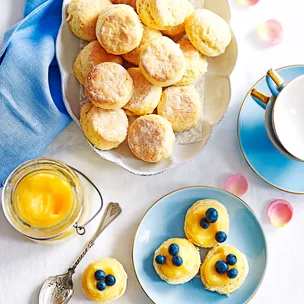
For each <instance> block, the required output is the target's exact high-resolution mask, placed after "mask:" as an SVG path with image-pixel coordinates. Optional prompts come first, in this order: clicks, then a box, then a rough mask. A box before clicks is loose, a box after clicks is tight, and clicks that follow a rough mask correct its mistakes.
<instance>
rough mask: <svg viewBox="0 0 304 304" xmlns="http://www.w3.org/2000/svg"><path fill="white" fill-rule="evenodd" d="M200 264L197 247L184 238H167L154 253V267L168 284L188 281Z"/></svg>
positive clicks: (196, 271)
mask: <svg viewBox="0 0 304 304" xmlns="http://www.w3.org/2000/svg"><path fill="white" fill-rule="evenodd" d="M200 264H201V258H200V254H199V251H198V249H197V248H196V247H195V246H194V245H193V244H192V243H190V242H189V241H188V240H186V239H181V238H172V239H169V240H167V241H165V242H164V243H162V244H161V246H160V247H159V248H158V249H157V250H156V251H155V253H154V259H153V265H154V269H155V271H156V272H157V274H158V275H159V276H160V278H161V279H163V280H164V281H166V282H167V283H169V284H183V283H186V282H188V281H190V280H191V279H193V278H194V277H195V276H196V274H197V273H198V271H199V267H200Z"/></svg>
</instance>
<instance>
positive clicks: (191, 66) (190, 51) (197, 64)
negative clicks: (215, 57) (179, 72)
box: [175, 40, 208, 85]
mask: <svg viewBox="0 0 304 304" xmlns="http://www.w3.org/2000/svg"><path fill="white" fill-rule="evenodd" d="M178 44H179V46H180V48H181V50H182V51H183V53H184V56H185V58H186V71H185V74H184V75H183V78H182V79H181V80H180V81H178V82H177V83H176V84H175V85H188V84H191V83H192V82H194V81H196V80H198V79H199V78H200V77H201V76H202V75H204V74H205V73H206V72H207V67H208V62H207V60H206V57H205V56H204V55H203V54H201V53H200V52H199V51H198V50H197V49H196V48H195V47H194V46H193V45H192V44H191V42H190V41H189V40H181V41H179V42H178Z"/></svg>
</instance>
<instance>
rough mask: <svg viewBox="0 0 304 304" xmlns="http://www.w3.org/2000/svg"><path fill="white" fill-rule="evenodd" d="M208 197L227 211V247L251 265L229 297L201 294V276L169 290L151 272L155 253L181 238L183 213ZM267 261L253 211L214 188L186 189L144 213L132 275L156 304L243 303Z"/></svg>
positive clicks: (240, 201) (136, 245)
mask: <svg viewBox="0 0 304 304" xmlns="http://www.w3.org/2000/svg"><path fill="white" fill-rule="evenodd" d="M207 198H209V199H215V200H218V201H220V202H221V203H222V204H224V205H225V207H226V208H227V210H228V213H229V216H230V230H229V234H228V240H227V241H226V243H227V244H231V245H233V246H235V247H237V248H238V249H240V250H241V251H242V252H243V253H245V254H246V256H247V258H248V262H249V268H250V270H249V275H248V277H247V279H246V280H245V282H244V284H243V286H242V287H241V288H240V289H239V290H237V291H236V292H234V293H233V294H232V295H231V296H230V297H227V296H225V295H220V294H217V293H214V292H210V291H207V290H205V289H204V286H203V284H202V282H201V280H200V278H199V276H196V277H195V278H194V279H192V280H191V281H190V282H188V283H185V284H183V285H169V284H167V283H166V282H165V281H162V280H161V279H160V278H159V276H158V275H157V274H156V272H155V270H154V268H153V255H154V251H155V250H156V249H157V248H158V247H159V246H160V244H161V243H162V242H164V241H165V240H167V239H169V238H172V237H185V234H184V230H183V227H184V219H185V215H186V212H187V210H188V209H189V208H190V207H191V205H192V204H193V203H195V202H196V201H197V200H200V199H207ZM206 252H207V251H205V252H202V255H205V254H206ZM266 262H267V249H266V240H265V236H264V233H263V230H262V228H261V226H260V224H259V222H258V220H257V218H256V217H255V215H254V213H253V211H252V210H251V209H250V207H249V206H248V205H246V204H245V203H244V202H243V201H242V200H241V199H239V198H238V197H236V196H234V195H233V194H230V193H228V192H226V191H224V190H220V189H216V188H209V187H189V188H183V189H180V190H176V191H174V192H172V193H170V194H167V195H166V196H164V197H163V198H161V199H160V200H159V201H157V202H156V203H155V204H154V205H153V206H152V207H151V208H150V209H149V210H148V212H147V213H146V215H145V216H144V218H143V219H142V221H141V223H140V224H139V227H138V230H137V232H136V235H135V239H134V247H133V263H134V269H135V273H136V275H137V278H138V281H139V283H140V285H141V287H142V288H143V290H144V291H145V293H146V294H147V296H148V297H149V298H150V299H151V300H152V301H153V302H154V303H156V304H163V303H168V304H172V303H174V304H185V303H187V304H192V303H193V304H194V303H216V304H218V303H220V304H244V303H247V302H248V301H249V300H250V299H251V298H252V297H253V295H254V294H255V292H256V291H257V289H258V287H259V285H260V284H261V282H262V279H263V276H264V273H265V269H266Z"/></svg>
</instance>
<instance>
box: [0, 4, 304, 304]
mask: <svg viewBox="0 0 304 304" xmlns="http://www.w3.org/2000/svg"><path fill="white" fill-rule="evenodd" d="M23 3H24V0H2V1H1V15H0V39H1V41H2V37H3V33H4V32H5V31H6V29H7V28H8V27H9V26H11V25H12V24H14V23H15V22H16V21H18V20H20V18H22V11H23ZM231 6H232V22H231V24H232V27H233V30H234V32H235V34H236V37H237V41H238V45H239V58H238V62H237V66H236V68H235V70H234V72H233V74H232V77H231V78H232V100H231V104H230V107H229V110H228V113H227V114H226V116H225V119H224V120H223V121H222V122H221V123H220V125H219V126H218V127H217V128H216V129H215V132H214V134H213V136H212V139H211V140H210V142H209V143H208V145H207V146H206V148H205V149H204V150H203V152H202V153H201V154H200V155H199V156H198V157H197V158H195V159H194V160H193V161H190V162H189V163H187V164H185V165H181V166H179V167H177V168H174V169H172V170H170V171H169V172H165V173H163V174H161V175H157V176H152V177H140V176H135V175H132V174H130V173H128V172H126V171H124V170H123V169H121V168H119V167H118V166H116V165H113V164H111V163H109V162H106V161H104V160H102V159H101V158H99V157H98V156H97V155H96V154H95V153H94V152H93V151H92V150H91V149H90V148H89V147H88V145H87V144H86V143H85V139H84V137H83V135H82V134H81V132H80V130H79V129H78V127H77V126H76V125H75V124H74V123H73V124H71V125H70V126H69V127H68V128H67V129H66V130H65V131H64V132H62V134H60V135H59V136H58V138H56V140H55V141H54V142H53V143H52V144H51V145H50V146H49V147H48V149H47V150H46V151H45V153H44V156H48V157H52V158H57V159H60V160H62V161H65V162H67V163H68V164H70V165H73V166H74V167H76V168H78V169H79V170H82V171H83V172H84V173H86V174H87V175H88V176H89V177H91V178H92V179H93V180H94V182H96V184H97V185H98V187H99V188H100V190H101V191H102V193H103V195H104V198H105V201H106V202H108V201H117V202H119V203H120V204H121V205H122V207H123V215H122V217H121V218H120V219H119V220H117V222H116V223H114V224H113V225H111V226H110V227H109V228H108V229H107V230H106V232H105V233H104V234H103V235H102V236H101V237H100V239H99V240H98V242H97V244H96V246H95V247H94V248H93V249H92V250H91V251H90V252H89V253H88V255H87V256H86V258H85V259H84V261H83V263H82V264H81V265H80V266H79V269H78V271H77V273H76V274H75V277H74V280H75V289H76V291H75V296H74V298H73V300H72V303H89V301H88V300H86V298H85V297H84V295H83V294H82V292H81V289H80V277H81V273H82V271H83V270H84V269H85V267H86V265H87V264H88V263H89V262H91V261H93V260H96V259H100V258H102V257H106V256H109V257H115V258H117V259H118V260H120V261H121V262H122V263H123V264H124V266H125V268H126V271H127V272H128V275H129V281H128V289H127V292H126V294H125V295H124V296H123V297H122V298H121V299H119V300H118V301H117V304H131V303H132V304H134V303H136V304H149V303H151V302H150V300H149V299H148V298H147V297H146V296H145V294H144V293H143V292H142V290H141V288H140V286H139V285H138V283H137V281H136V278H135V275H134V272H133V267H132V262H131V253H132V241H133V235H134V232H135V229H136V226H137V224H138V222H139V220H140V219H141V218H142V216H143V214H144V213H145V211H146V210H147V208H148V207H149V206H150V205H151V204H152V203H153V202H154V201H156V200H157V199H158V198H159V197H161V196H163V195H164V194H166V193H167V192H169V191H172V190H174V189H176V188H180V187H183V186H188V185H210V186H217V187H223V186H224V184H225V181H226V179H227V177H228V176H229V175H230V174H232V173H243V174H244V175H245V176H246V177H247V178H248V181H249V191H248V192H247V194H246V195H245V196H244V200H245V201H246V202H247V203H248V204H249V205H250V206H251V207H252V208H253V209H254V210H255V212H256V215H257V217H258V218H259V220H260V222H261V224H262V226H263V229H264V231H265V234H266V237H267V241H268V249H269V252H268V253H269V262H268V269H267V273H266V276H265V279H264V282H263V284H262V286H261V287H260V289H259V290H258V292H257V294H256V295H255V297H254V298H253V299H252V301H251V303H262V304H264V303H265V304H274V303H276V304H279V303H292V304H297V303H304V295H303V293H304V292H303V273H304V262H303V251H304V242H303V234H304V232H303V231H304V220H303V218H304V202H303V200H304V197H303V196H297V195H291V194H287V193H284V192H281V191H279V190H276V189H273V188H271V187H270V186H268V185H267V184H265V183H264V182H262V181H261V180H260V179H259V178H257V177H256V175H255V174H254V173H253V172H252V171H251V170H250V168H249V167H248V166H247V164H246V162H245V161H244V159H243V157H242V155H241V152H240V149H239V146H238V143H237V135H236V120H237V114H238V111H239V106H240V104H241V102H242V100H243V98H244V95H245V93H246V92H247V91H248V89H249V88H250V87H251V86H252V85H253V83H254V82H255V81H256V80H257V79H258V78H260V77H261V76H262V75H263V74H265V72H266V71H267V69H269V68H271V67H272V68H278V67H281V66H286V65H291V64H299V63H304V62H303V61H304V36H303V29H304V18H303V13H304V2H303V0H292V1H286V0H261V2H260V3H259V4H258V5H256V6H253V7H250V8H242V7H240V6H239V5H238V4H237V3H236V2H235V1H234V0H232V3H231ZM270 18H277V19H279V20H280V21H281V22H282V24H283V26H284V29H285V39H284V42H283V43H282V44H280V45H277V46H265V45H263V44H262V43H261V42H260V41H259V40H258V39H256V27H257V25H259V24H260V23H261V22H263V21H264V20H267V19H270ZM277 198H283V199H287V200H289V201H290V202H291V203H292V205H293V207H294V218H293V219H292V221H291V222H290V224H289V225H288V226H287V227H285V228H282V229H278V228H274V227H272V226H271V225H270V224H269V222H268V219H267V214H266V210H267V206H268V204H269V203H270V202H271V201H272V200H273V199H277ZM95 225H96V223H95V224H93V226H95ZM91 234H92V227H91V228H90V229H89V230H88V233H87V234H86V235H85V236H84V237H76V238H74V239H73V240H71V241H70V242H68V243H66V244H63V245H58V246H46V245H39V244H35V243H32V242H30V241H28V240H26V239H25V238H23V237H22V236H21V235H20V234H18V233H17V232H16V231H15V230H14V229H12V228H11V226H10V225H9V224H8V222H7V221H6V219H5V218H4V215H3V213H2V211H0V303H3V304H24V303H30V304H34V303H37V296H38V291H39V289H40V286H41V283H42V282H43V281H44V279H45V278H46V277H48V276H49V275H52V274H57V273H62V272H64V271H66V269H67V267H68V266H69V265H70V264H71V263H72V262H73V260H74V258H76V256H77V254H78V253H79V252H80V250H81V249H82V246H83V245H84V241H85V240H88V239H89V237H90V235H91ZM302 272H303V273H302ZM115 303H116V302H115ZM161 304H162V303H161Z"/></svg>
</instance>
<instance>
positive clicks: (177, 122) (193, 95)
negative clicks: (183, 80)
mask: <svg viewBox="0 0 304 304" xmlns="http://www.w3.org/2000/svg"><path fill="white" fill-rule="evenodd" d="M201 111H202V106H201V101H200V98H199V94H198V93H197V91H196V90H195V88H194V87H193V86H174V87H169V88H167V89H165V90H164V92H163V94H162V97H161V100H160V102H159V104H158V107H157V113H158V115H160V116H162V117H164V118H166V119H167V120H168V121H169V122H170V123H171V124H172V128H173V130H174V131H176V132H182V131H185V130H189V129H191V128H193V127H194V126H195V125H196V124H197V122H198V121H199V119H200V117H201Z"/></svg>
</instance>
